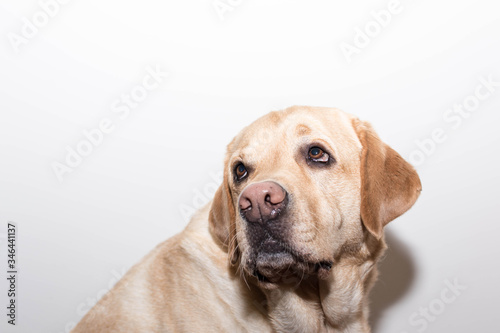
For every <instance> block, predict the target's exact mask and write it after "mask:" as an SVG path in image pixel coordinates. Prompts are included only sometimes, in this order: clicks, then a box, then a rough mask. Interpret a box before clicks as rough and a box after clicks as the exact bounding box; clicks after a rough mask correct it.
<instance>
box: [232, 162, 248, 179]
mask: <svg viewBox="0 0 500 333" xmlns="http://www.w3.org/2000/svg"><path fill="white" fill-rule="evenodd" d="M234 174H235V175H236V179H237V180H242V179H243V178H245V177H246V176H247V174H248V172H247V168H246V167H245V166H244V165H243V163H239V164H238V165H237V166H236V167H235V168H234Z"/></svg>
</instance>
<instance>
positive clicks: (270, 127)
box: [228, 107, 361, 156]
mask: <svg viewBox="0 0 500 333" xmlns="http://www.w3.org/2000/svg"><path fill="white" fill-rule="evenodd" d="M353 119H354V117H353V116H351V115H349V114H347V113H345V112H343V111H341V110H338V109H332V108H321V107H291V108H288V109H285V110H283V111H274V112H271V113H268V114H266V115H264V116H263V117H261V118H259V119H257V120H256V121H255V122H253V123H252V124H250V125H249V126H247V127H246V128H244V129H243V130H242V131H241V132H240V133H239V134H238V135H237V136H236V138H235V139H234V140H233V142H232V143H231V144H230V146H229V147H228V148H229V152H230V153H231V152H236V151H238V153H239V155H242V156H250V155H252V154H254V153H256V152H257V153H259V152H262V151H263V150H264V148H266V150H269V149H272V148H273V147H277V148H278V147H279V149H281V150H283V149H286V148H293V146H294V145H293V144H294V143H295V144H300V142H301V141H308V140H314V139H322V140H325V141H327V142H329V143H330V144H331V145H332V146H333V147H335V146H343V147H345V146H351V147H352V148H360V147H361V144H360V142H359V140H358V138H357V135H356V133H355V131H354V128H353V126H352V120H353Z"/></svg>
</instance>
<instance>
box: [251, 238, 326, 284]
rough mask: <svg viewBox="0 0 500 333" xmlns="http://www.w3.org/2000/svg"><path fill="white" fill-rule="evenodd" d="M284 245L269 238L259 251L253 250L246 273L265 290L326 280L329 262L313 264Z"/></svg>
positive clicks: (304, 256)
mask: <svg viewBox="0 0 500 333" xmlns="http://www.w3.org/2000/svg"><path fill="white" fill-rule="evenodd" d="M307 257H308V256H307V255H304V254H301V253H299V252H298V251H296V250H294V249H293V248H292V247H290V246H288V245H287V244H285V243H283V242H281V241H279V240H277V239H276V238H274V237H272V236H268V238H266V239H265V240H264V241H263V242H261V244H259V246H258V247H254V248H253V249H252V250H251V252H250V255H249V258H248V260H247V261H246V269H247V271H248V272H250V274H251V275H253V276H255V277H256V278H257V280H258V281H259V284H260V285H261V286H263V287H265V288H269V289H271V288H274V287H276V286H277V285H279V284H298V283H300V282H301V281H302V280H305V279H307V278H308V277H310V276H313V275H315V276H318V277H319V278H320V279H326V278H327V277H328V275H329V272H330V269H331V268H332V264H333V263H332V261H329V260H322V261H312V260H308V259H307Z"/></svg>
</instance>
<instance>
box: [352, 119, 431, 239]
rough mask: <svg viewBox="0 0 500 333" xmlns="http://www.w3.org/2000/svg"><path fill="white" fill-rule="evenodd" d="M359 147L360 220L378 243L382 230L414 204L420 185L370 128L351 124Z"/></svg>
mask: <svg viewBox="0 0 500 333" xmlns="http://www.w3.org/2000/svg"><path fill="white" fill-rule="evenodd" d="M353 126H354V129H355V130H356V133H357V135H358V138H359V140H360V141H361V145H362V146H363V148H362V152H361V220H362V221H363V224H364V225H365V227H366V229H368V231H369V232H370V233H371V234H372V235H373V236H375V237H376V238H377V239H380V238H381V237H382V235H383V227H384V226H385V225H386V224H387V223H389V222H391V221H392V220H394V219H395V218H397V217H398V216H400V215H402V214H403V213H404V212H406V211H407V210H408V209H410V208H411V206H413V204H414V203H415V201H416V200H417V198H418V196H419V194H420V191H422V185H421V183H420V178H419V177H418V175H417V172H416V171H415V169H414V168H413V167H412V166H411V165H410V164H409V163H408V162H406V161H405V160H404V159H403V158H402V157H401V156H400V155H399V154H398V153H397V152H396V151H394V150H393V149H392V148H391V147H389V146H388V145H386V144H385V143H384V142H382V140H380V138H379V137H378V135H377V134H376V133H375V131H374V130H373V128H372V126H371V125H370V124H369V123H367V122H364V121H360V120H359V119H354V120H353Z"/></svg>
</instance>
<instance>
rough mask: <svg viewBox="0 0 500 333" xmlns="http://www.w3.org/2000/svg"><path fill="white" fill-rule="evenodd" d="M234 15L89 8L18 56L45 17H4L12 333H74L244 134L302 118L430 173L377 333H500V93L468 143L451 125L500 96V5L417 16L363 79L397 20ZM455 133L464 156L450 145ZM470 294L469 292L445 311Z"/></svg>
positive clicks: (406, 9) (462, 5)
mask: <svg viewBox="0 0 500 333" xmlns="http://www.w3.org/2000/svg"><path fill="white" fill-rule="evenodd" d="M223 2H224V3H232V10H231V11H228V12H225V13H224V15H223V18H224V20H222V19H221V17H220V16H219V15H218V13H217V11H216V10H215V8H214V7H213V0H203V1H199V0H198V1H194V0H192V1H175V2H174V1H153V0H146V1H124V0H121V1H118V0H108V1H98V0H86V1H79V0H74V1H69V2H68V3H67V4H64V5H60V8H59V10H58V11H57V13H55V15H53V17H50V18H49V20H48V22H47V24H46V25H45V26H40V27H39V28H38V31H37V32H36V33H34V34H33V36H31V37H30V38H27V39H26V40H25V43H22V44H20V45H18V52H16V48H15V47H13V44H12V42H11V40H12V38H13V37H12V36H13V34H16V35H18V36H22V29H23V26H24V25H25V24H26V23H25V21H23V17H26V18H27V19H28V20H30V21H32V20H33V16H34V15H35V16H36V15H37V13H39V12H40V11H41V10H42V9H41V7H40V5H39V3H38V2H37V1H34V0H30V1H26V0H24V1H20V0H2V1H1V4H0V33H1V35H2V37H1V39H0V49H1V52H0V112H1V118H0V228H1V229H0V233H1V234H0V237H3V238H0V243H1V244H0V246H1V249H0V255H1V257H0V262H1V264H0V269H1V273H0V277H2V278H1V282H0V303H1V306H0V308H1V309H3V310H1V311H0V312H1V313H0V318H1V320H0V322H1V323H0V330H1V331H2V332H56V333H60V332H67V331H68V330H69V329H70V328H71V326H72V325H73V324H74V323H76V322H78V320H79V319H80V318H81V317H82V315H83V314H84V312H85V311H86V310H88V308H89V306H90V305H92V304H93V303H94V302H95V300H96V298H98V297H100V296H101V295H102V294H103V293H104V292H105V291H106V290H107V289H108V288H109V287H110V286H111V285H112V284H113V283H114V282H115V281H116V279H117V277H120V276H121V275H122V274H123V272H124V270H126V269H127V268H129V267H130V266H131V265H133V264H134V263H136V262H137V261H139V260H140V258H141V257H143V256H144V255H145V254H146V253H147V252H148V251H149V250H151V249H152V248H153V247H154V246H155V245H156V244H158V243H159V242H161V241H163V240H165V239H167V238H168V237H170V236H172V235H173V234H175V233H177V232H179V231H180V230H182V229H183V227H184V226H185V225H186V223H187V220H186V218H185V216H186V212H188V211H189V210H190V209H194V208H196V207H198V206H199V205H200V204H201V203H204V202H206V201H207V200H208V196H209V195H210V194H211V193H212V192H213V188H214V187H215V185H216V184H217V182H218V180H217V173H218V172H220V170H221V167H222V158H223V153H224V149H225V145H226V144H227V143H229V141H230V140H231V138H232V137H233V136H234V135H235V134H236V133H237V132H238V131H239V130H241V128H243V127H244V126H245V125H247V124H249V123H250V122H252V121H253V120H255V119H256V118H257V117H259V116H260V115H263V114H265V113H267V112H269V111H271V110H277V109H282V108H285V107H287V106H291V105H295V104H300V105H318V106H332V107H333V106H334V107H339V108H341V109H343V110H345V111H347V112H349V113H352V114H355V115H357V116H359V117H360V118H362V119H365V120H369V121H371V122H372V124H373V125H374V127H375V128H376V129H377V131H378V133H379V134H380V136H381V137H382V138H383V139H384V140H385V141H386V142H387V143H389V144H390V145H391V146H392V147H393V148H395V149H396V150H397V151H398V152H400V153H401V154H402V155H403V156H404V157H405V158H407V159H410V160H411V161H412V162H419V163H415V164H418V165H416V167H417V170H418V172H419V174H420V177H421V179H422V183H423V193H422V195H421V197H420V199H419V200H418V202H417V204H416V205H415V206H414V207H413V208H412V210H410V211H409V212H408V213H407V214H405V215H404V216H403V217H401V218H399V219H398V220H396V221H394V222H393V223H391V224H390V225H389V226H388V227H387V229H386V232H387V241H388V243H389V245H390V250H389V251H388V254H387V257H386V259H385V260H384V261H383V262H382V264H381V265H380V267H381V272H382V275H381V277H380V280H379V282H378V284H377V286H376V288H375V290H374V293H373V302H372V322H373V327H374V332H376V333H402V332H407V333H413V332H423V331H425V332H439V333H442V332H454V333H461V332H463V333H465V332H467V333H468V332H481V333H489V332H491V333H493V332H499V331H500V324H498V299H499V297H500V292H499V287H498V283H499V281H500V268H499V265H498V262H499V254H500V249H499V245H498V238H499V236H498V233H499V232H500V225H499V222H500V221H499V218H498V212H497V210H498V198H499V195H498V188H499V186H500V177H499V176H498V164H499V162H500V158H499V154H498V153H499V149H498V144H499V137H500V131H498V121H499V120H500V116H499V113H500V87H495V88H493V89H492V90H494V91H493V92H490V94H489V96H488V98H486V99H484V100H483V101H480V103H479V105H478V106H477V108H476V109H475V111H473V112H470V115H469V116H468V117H467V118H463V119H462V118H461V119H462V120H460V121H461V122H460V124H458V120H457V123H455V122H450V121H448V122H447V121H446V120H445V119H444V118H443V117H444V116H445V114H446V112H447V110H448V109H450V108H452V107H453V106H454V104H457V103H463V102H464V100H468V101H469V102H471V101H472V102H473V101H474V97H471V96H474V92H475V89H476V87H477V86H478V85H479V84H481V82H480V78H481V77H483V78H484V79H487V78H488V76H491V79H492V80H493V81H495V82H500V34H499V32H500V10H499V8H498V5H495V2H493V1H486V0H482V1H481V0H474V1H472V0H455V1H431V0H424V1H411V0H401V3H400V5H399V7H398V8H399V13H398V14H395V15H392V17H391V21H390V22H389V23H388V24H387V25H386V26H385V27H383V28H381V29H380V31H378V34H377V31H375V30H373V31H375V32H373V31H372V36H373V37H370V42H369V43H368V45H367V46H366V47H363V48H360V49H359V53H356V54H354V55H353V56H352V57H351V61H350V62H349V61H348V59H347V58H346V57H345V56H344V54H343V53H342V51H341V47H340V45H342V43H343V42H344V43H349V44H351V45H354V39H355V36H356V29H357V28H359V29H364V28H365V26H366V25H367V24H368V25H369V26H370V24H371V23H370V22H371V21H374V18H373V16H372V15H371V14H370V13H371V11H380V10H382V9H384V8H387V7H388V4H389V1H388V0H387V1H381V0H377V1H351V2H347V1H342V2H340V1H271V0H260V1H256V0H255V1H244V0H243V1H235V0H232V1H229V0H223ZM42 19H43V17H42ZM41 22H42V23H43V20H42V21H41ZM40 25H41V24H40ZM372 28H373V25H372ZM374 29H376V26H375V28H374ZM358 42H359V41H358ZM148 66H150V67H153V68H154V67H156V66H159V67H160V68H161V69H162V70H164V71H168V72H169V76H168V78H166V79H164V81H163V82H162V84H161V85H160V86H159V87H158V88H157V89H155V90H154V91H151V92H150V93H149V94H148V96H147V98H146V99H145V100H144V101H143V102H141V103H139V106H138V107H136V108H135V109H133V110H132V111H131V113H130V115H129V116H128V117H127V118H126V119H123V120H121V119H120V118H119V117H118V115H117V114H116V113H113V112H112V111H111V107H112V105H113V103H114V102H115V101H116V100H117V99H120V96H121V95H122V94H128V93H130V92H131V91H132V90H133V89H134V88H136V87H137V86H138V85H139V84H141V82H142V80H143V78H144V77H145V76H146V75H147V71H146V68H147V67H148ZM482 89H483V90H482V92H483V93H484V92H486V91H487V90H484V88H482ZM455 116H456V115H455ZM106 117H109V118H111V119H113V121H114V123H115V128H114V130H113V131H112V132H111V133H110V134H107V135H106V136H105V137H104V139H103V142H102V143H101V144H100V145H99V146H97V147H94V149H93V151H92V152H91V153H90V154H89V155H88V156H87V157H84V158H83V160H82V162H81V164H80V165H79V166H77V167H76V168H74V170H73V172H72V173H66V174H64V177H63V181H62V182H60V181H59V180H58V178H57V177H56V175H55V173H54V171H53V168H52V164H53V163H54V162H55V161H57V162H60V163H64V160H65V157H66V154H67V150H66V147H67V146H70V147H72V148H75V147H76V146H77V145H78V144H79V143H80V142H81V141H82V140H84V138H85V137H84V136H83V134H82V131H84V130H90V129H93V128H96V127H97V126H98V124H99V121H100V120H101V119H103V118H106ZM454 125H455V127H454ZM438 128H441V129H442V132H444V137H445V138H446V139H445V140H440V141H441V142H439V143H435V144H430V143H429V141H428V140H429V138H430V137H431V136H432V133H433V131H435V130H436V129H438ZM417 141H419V142H427V146H426V147H427V154H426V155H424V153H423V152H422V149H421V148H420V153H418V152H417V151H418V150H419V146H418V144H417ZM433 145H434V147H432V146H433ZM412 154H413V155H412ZM417 155H418V156H420V159H417V157H416V156H417ZM411 156H413V159H412V158H411ZM8 221H13V222H15V223H16V224H17V226H18V243H17V246H18V248H17V249H18V266H19V276H18V279H19V281H18V286H17V288H18V298H17V303H18V309H17V310H18V318H17V325H16V327H15V328H12V327H11V326H10V325H7V323H6V321H7V317H6V315H5V313H6V309H5V307H6V305H7V295H6V293H7V284H6V279H5V278H4V276H5V275H6V270H7V269H6V252H5V250H6V242H5V240H6V239H5V233H6V229H7V222H8ZM455 280H457V282H458V283H459V284H460V285H462V286H465V287H466V289H465V290H462V291H459V292H457V294H458V296H456V297H454V300H453V301H451V302H448V303H449V304H448V303H444V302H443V301H442V300H441V295H442V293H444V294H445V295H447V296H452V295H453V293H450V292H449V291H447V290H446V289H447V282H446V281H448V282H451V283H454V281H455ZM193 306H195V305H193ZM429 307H431V310H430V312H429V313H430V314H431V315H432V313H434V315H432V319H422V318H424V317H423V316H422V315H420V314H419V311H421V308H429ZM432 311H434V312H432ZM412 316H413V318H414V319H417V320H420V321H419V323H418V324H416V323H415V322H413V323H412V322H410V318H411V317H412ZM422 320H423V323H422Z"/></svg>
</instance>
